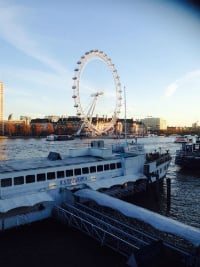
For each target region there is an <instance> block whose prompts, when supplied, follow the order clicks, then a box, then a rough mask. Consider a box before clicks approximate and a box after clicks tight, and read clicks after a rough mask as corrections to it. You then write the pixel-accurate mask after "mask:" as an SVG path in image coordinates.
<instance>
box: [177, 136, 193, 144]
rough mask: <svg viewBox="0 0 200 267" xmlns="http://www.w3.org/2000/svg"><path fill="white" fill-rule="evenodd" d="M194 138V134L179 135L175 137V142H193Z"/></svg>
mask: <svg viewBox="0 0 200 267" xmlns="http://www.w3.org/2000/svg"><path fill="white" fill-rule="evenodd" d="M193 139H194V136H192V135H178V136H176V138H175V141H174V143H188V142H191V141H192V140H193Z"/></svg>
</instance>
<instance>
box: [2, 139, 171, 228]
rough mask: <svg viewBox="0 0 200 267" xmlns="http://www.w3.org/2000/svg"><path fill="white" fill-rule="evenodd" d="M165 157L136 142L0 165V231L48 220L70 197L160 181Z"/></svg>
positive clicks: (97, 143)
mask: <svg viewBox="0 0 200 267" xmlns="http://www.w3.org/2000/svg"><path fill="white" fill-rule="evenodd" d="M170 161H171V156H170V154H169V153H168V152H165V153H161V152H155V153H150V154H146V153H145V150H144V146H143V145H142V144H139V143H137V142H133V141H132V142H130V143H127V142H124V143H118V144H114V145H110V146H108V147H107V146H105V145H104V141H103V140H95V141H92V142H91V144H90V146H87V147H79V148H70V149H68V151H67V152H66V155H65V156H62V155H60V154H58V153H55V152H50V153H49V155H48V157H47V158H32V159H29V160H5V161H0V231H1V230H4V229H8V228H12V227H16V226H18V225H22V224H26V223H30V222H33V221H37V220H42V219H44V218H47V217H50V216H51V211H52V208H53V206H54V205H55V204H58V205H60V204H62V202H63V201H65V202H66V201H67V202H70V201H72V199H73V192H75V191H77V190H79V189H84V188H86V189H87V188H89V189H92V190H97V191H98V190H99V191H101V192H102V190H105V189H109V188H110V187H113V186H117V185H118V186H119V187H120V188H124V189H125V188H126V187H127V186H128V185H129V184H134V183H135V182H137V183H138V182H139V181H146V182H147V181H150V182H155V181H157V180H160V179H162V178H164V177H165V175H166V172H167V170H168V167H169V164H170Z"/></svg>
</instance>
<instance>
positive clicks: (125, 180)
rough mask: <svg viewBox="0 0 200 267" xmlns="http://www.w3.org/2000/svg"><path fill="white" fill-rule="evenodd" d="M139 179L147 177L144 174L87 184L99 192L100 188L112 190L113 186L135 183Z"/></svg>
mask: <svg viewBox="0 0 200 267" xmlns="http://www.w3.org/2000/svg"><path fill="white" fill-rule="evenodd" d="M139 178H141V179H146V176H144V174H140V173H139V174H135V175H134V174H131V175H126V176H120V177H115V178H110V179H109V178H106V179H102V180H99V181H93V182H86V183H85V184H86V185H88V186H89V187H90V188H91V189H93V190H98V189H100V188H110V187H111V186H113V185H122V184H124V183H128V182H135V181H137V180H138V179H139Z"/></svg>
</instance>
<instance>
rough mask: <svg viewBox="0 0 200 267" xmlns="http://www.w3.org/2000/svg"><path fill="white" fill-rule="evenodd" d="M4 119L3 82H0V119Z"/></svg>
mask: <svg viewBox="0 0 200 267" xmlns="http://www.w3.org/2000/svg"><path fill="white" fill-rule="evenodd" d="M3 119H4V84H3V83H2V82H0V121H3Z"/></svg>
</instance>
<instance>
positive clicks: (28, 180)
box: [26, 174, 35, 184]
mask: <svg viewBox="0 0 200 267" xmlns="http://www.w3.org/2000/svg"><path fill="white" fill-rule="evenodd" d="M34 182H35V175H33V174H31V175H26V183H27V184H30V183H34Z"/></svg>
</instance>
